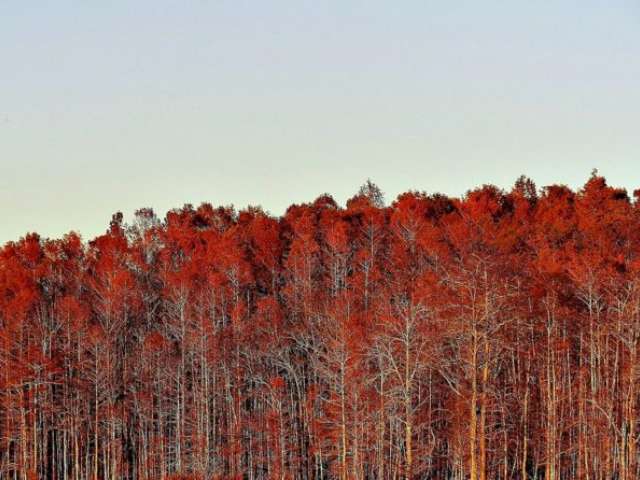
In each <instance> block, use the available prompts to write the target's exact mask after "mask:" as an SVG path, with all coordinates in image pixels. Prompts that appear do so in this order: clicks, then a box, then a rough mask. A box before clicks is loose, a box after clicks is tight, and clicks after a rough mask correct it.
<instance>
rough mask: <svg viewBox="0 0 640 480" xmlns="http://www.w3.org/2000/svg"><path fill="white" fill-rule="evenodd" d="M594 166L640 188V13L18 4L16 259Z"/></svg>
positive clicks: (6, 102)
mask: <svg viewBox="0 0 640 480" xmlns="http://www.w3.org/2000/svg"><path fill="white" fill-rule="evenodd" d="M593 168H598V169H599V172H600V173H601V174H603V175H604V176H606V177H607V179H608V181H609V183H610V184H612V185H616V186H622V187H626V188H628V189H629V190H633V189H635V188H638V187H640V3H638V1H637V0H628V1H626V0H607V1H604V0H602V1H595V0H581V1H571V2H569V1H562V0H560V1H546V0H541V1H537V2H531V1H518V0H513V1H505V0H502V1H495V0H484V1H477V0H476V1H472V2H465V1H455V2H453V1H438V2H436V1H430V0H421V1H397V2H389V1H376V0H367V1H346V0H340V1H335V0H323V1H317V0H316V1H303V0H298V1H270V0H255V1H252V2H247V1H242V0H232V1H223V0H219V1H206V0H200V1H187V0H181V1H172V2H169V1H164V0H137V1H130V0H128V1H119V0H110V1H108V2H105V1H96V0H87V1H79V0H78V1H74V2H71V1H65V0H55V1H53V0H50V1H40V2H25V1H23V0H19V1H13V0H0V244H2V243H4V242H6V241H9V240H17V239H18V238H20V237H21V236H23V235H24V234H26V233H27V232H32V231H36V232H38V233H40V234H41V235H42V236H44V237H51V238H57V237H60V236H62V235H64V234H65V233H66V232H69V231H71V230H74V231H77V232H79V233H80V234H81V235H82V236H83V238H84V239H85V240H90V239H91V238H93V237H94V236H96V235H98V234H101V233H103V232H104V231H105V230H106V228H107V225H108V222H109V220H110V218H111V214H112V213H114V212H115V211H122V212H124V214H125V219H127V218H131V216H132V214H133V212H134V211H135V210H136V209H138V208H141V207H152V208H154V210H155V211H156V212H157V213H158V214H159V215H160V216H161V217H162V216H164V214H165V213H166V211H167V210H168V209H171V208H176V207H181V206H182V205H183V204H185V203H191V204H193V205H199V204H200V203H201V202H203V201H206V202H210V203H212V204H214V205H229V204H233V205H235V206H236V207H237V208H244V207H246V206H247V205H261V206H262V207H263V208H264V209H265V210H267V211H269V212H270V213H272V214H274V215H281V214H283V213H284V211H285V210H286V208H287V206H288V205H290V204H292V203H301V202H308V201H312V200H314V199H315V198H316V197H317V196H319V195H320V194H322V193H324V192H328V193H330V194H331V195H333V196H334V198H335V199H336V200H337V201H338V202H339V203H344V202H345V201H346V199H348V198H350V197H351V196H353V194H354V193H355V192H356V191H357V190H358V187H359V186H360V185H361V184H362V183H364V182H365V181H366V180H367V178H371V179H372V180H373V181H374V182H375V183H376V184H378V185H379V186H380V188H381V189H382V190H383V191H384V192H385V194H386V198H387V200H388V201H392V200H393V199H394V198H395V197H396V196H397V195H398V193H400V192H403V191H406V190H410V189H413V190H421V191H422V190H424V191H426V192H431V193H432V192H442V193H446V194H449V195H455V196H457V195H462V194H464V192H465V191H467V190H468V189H470V188H473V187H476V186H479V185H481V184H484V183H492V184H495V185H497V186H499V187H501V188H505V189H508V188H510V187H511V186H512V185H513V183H514V181H515V179H516V178H517V177H518V176H519V175H521V174H526V175H528V176H529V177H531V178H532V179H533V180H534V181H535V182H536V184H537V185H538V186H543V185H548V184H552V183H562V184H567V185H569V186H571V187H574V188H579V187H580V186H581V185H583V184H584V182H585V181H586V180H587V178H588V177H589V175H590V172H591V170H592V169H593Z"/></svg>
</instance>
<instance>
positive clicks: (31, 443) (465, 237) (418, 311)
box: [0, 173, 640, 480]
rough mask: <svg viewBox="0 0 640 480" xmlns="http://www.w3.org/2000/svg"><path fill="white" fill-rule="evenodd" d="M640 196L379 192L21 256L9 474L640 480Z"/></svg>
mask: <svg viewBox="0 0 640 480" xmlns="http://www.w3.org/2000/svg"><path fill="white" fill-rule="evenodd" d="M639 227H640V192H636V194H635V195H634V198H630V196H629V195H628V194H627V192H626V191H625V190H622V189H617V188H611V187H609V186H608V185H607V184H606V182H605V180H604V179H603V178H602V177H599V176H598V175H597V173H594V174H593V175H592V176H591V178H590V179H589V180H588V181H587V183H586V184H585V185H584V187H583V188H582V189H580V190H579V191H577V192H574V191H572V190H571V189H569V188H567V187H564V186H558V185H554V186H549V187H545V188H542V189H537V188H536V186H535V185H534V184H533V183H532V182H531V181H530V180H528V179H526V178H524V177H523V178H521V179H519V180H518V181H517V182H516V183H515V185H514V187H513V188H512V189H510V190H508V191H502V190H500V189H498V188H496V187H493V186H483V187H481V188H478V189H476V190H473V191H470V192H468V193H467V194H466V195H465V196H464V197H463V198H448V197H446V196H444V195H438V194H434V195H430V194H425V193H419V192H408V193H405V194H402V195H400V196H399V197H398V198H397V199H396V200H395V201H393V203H391V205H389V206H385V204H384V200H383V198H382V195H381V193H380V191H379V190H378V189H377V187H376V186H375V185H373V184H371V183H367V184H366V185H365V186H363V188H362V189H361V190H360V192H359V193H358V194H357V195H355V196H354V197H353V198H352V199H350V200H349V201H348V202H347V204H346V207H341V206H339V205H337V204H336V202H335V201H334V200H333V199H332V198H331V197H330V196H328V195H324V196H321V197H320V198H318V199H317V200H315V201H314V202H313V203H309V204H303V205H293V206H291V207H290V208H289V209H288V210H287V211H286V213H285V214H284V215H283V216H282V217H280V218H277V217H274V216H271V215H269V214H266V213H265V212H263V211H262V210H261V209H260V208H248V209H246V210H242V211H235V210H234V209H233V208H230V207H218V208H214V207H212V206H211V205H209V204H202V205H201V206H199V207H197V208H194V207H192V206H190V205H186V206H184V207H183V208H181V209H176V210H173V211H170V212H169V213H168V214H167V215H166V218H165V219H164V220H161V219H158V218H157V217H156V216H155V215H154V213H153V211H151V210H150V209H142V210H139V211H138V212H136V215H135V218H134V219H133V220H132V222H131V224H125V223H124V221H123V217H122V215H121V214H116V215H114V216H113V219H112V221H111V224H110V226H109V228H108V230H107V231H106V233H105V234H104V235H102V236H99V237H97V238H95V239H94V240H92V241H89V242H88V243H83V242H82V241H81V239H80V238H79V236H78V235H76V234H74V233H70V234H68V235H66V236H65V237H64V238H62V239H43V238H40V237H39V236H38V235H37V234H29V235H27V236H25V237H24V238H22V239H20V240H18V241H16V242H10V243H7V244H6V245H5V246H4V247H2V248H1V249H0V478H1V479H3V480H4V479H7V480H9V479H14V480H33V479H73V480H80V479H94V480H113V479H140V480H144V479H178V478H180V479H182V478H188V479H249V480H252V479H294V478H295V479H329V478H331V479H333V478H336V479H340V480H345V479H365V478H367V479H405V478H407V479H418V478H420V479H471V480H488V479H502V480H506V479H520V480H524V479H545V480H554V479H580V480H582V479H588V480H589V479H590V480H604V479H616V480H633V479H637V478H640V465H639V460H640V458H639V448H638V440H639V434H640V428H639V420H640V418H639V417H640V412H639V411H638V409H639V402H638V400H639V395H640V392H639V391H638V390H639V388H638V387H639V385H638V379H639V373H640V372H639V370H640V365H639V361H638V355H639V348H638V346H639V341H640V228H639Z"/></svg>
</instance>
